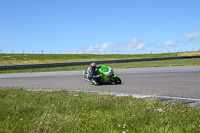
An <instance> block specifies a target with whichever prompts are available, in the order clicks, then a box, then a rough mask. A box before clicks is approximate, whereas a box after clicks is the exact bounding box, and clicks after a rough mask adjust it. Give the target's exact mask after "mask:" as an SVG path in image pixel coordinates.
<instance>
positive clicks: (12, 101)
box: [0, 89, 200, 133]
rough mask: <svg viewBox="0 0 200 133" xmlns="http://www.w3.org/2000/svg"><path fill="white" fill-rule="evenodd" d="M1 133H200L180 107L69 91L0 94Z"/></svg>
mask: <svg viewBox="0 0 200 133" xmlns="http://www.w3.org/2000/svg"><path fill="white" fill-rule="evenodd" d="M0 104H1V106H0V132H4V133H9V132H74V133H84V132H95V133H105V132H106V133H107V132H111V133H115V132H116V133H123V132H126V133H128V132H143V133H148V132H149V133H152V132H158V133H164V132H166V133H169V132H171V133H183V132H188V133H190V132H193V133H195V132H196V133H197V132H200V109H199V108H196V107H191V106H188V105H185V104H181V103H174V102H167V101H159V100H153V99H135V98H132V97H116V96H114V95H97V94H89V93H78V92H68V91H54V92H48V91H26V90H16V89H0Z"/></svg>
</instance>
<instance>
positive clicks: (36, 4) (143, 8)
mask: <svg viewBox="0 0 200 133" xmlns="http://www.w3.org/2000/svg"><path fill="white" fill-rule="evenodd" d="M199 7H200V0H0V50H1V51H2V52H3V53H12V52H13V53H23V52H24V53H33V52H34V53H41V51H42V50H43V51H44V53H46V54H50V53H54V54H59V53H62V54H66V53H71V54H72V53H85V54H86V53H93V54H98V53H99V54H105V53H106V54H110V53H113V54H118V53H120V54H140V53H163V52H177V51H193V50H195V51H197V50H200V8H199ZM1 51H0V52H1Z"/></svg>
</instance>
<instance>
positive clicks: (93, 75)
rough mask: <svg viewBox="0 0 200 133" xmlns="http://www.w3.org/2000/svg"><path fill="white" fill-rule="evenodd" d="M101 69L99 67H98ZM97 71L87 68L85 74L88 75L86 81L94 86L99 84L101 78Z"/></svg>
mask: <svg viewBox="0 0 200 133" xmlns="http://www.w3.org/2000/svg"><path fill="white" fill-rule="evenodd" d="M100 67H101V66H100ZM100 67H97V69H92V68H91V67H88V70H87V73H88V80H89V81H90V82H92V83H94V84H95V85H97V84H99V82H98V81H99V79H100V78H101V74H98V71H99V70H98V68H100Z"/></svg>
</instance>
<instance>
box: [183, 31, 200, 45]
mask: <svg viewBox="0 0 200 133" xmlns="http://www.w3.org/2000/svg"><path fill="white" fill-rule="evenodd" d="M198 37H199V33H198V32H192V33H188V34H186V35H185V38H184V40H185V42H186V43H192V42H198V41H199V39H198Z"/></svg>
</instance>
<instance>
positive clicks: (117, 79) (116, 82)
mask: <svg viewBox="0 0 200 133" xmlns="http://www.w3.org/2000/svg"><path fill="white" fill-rule="evenodd" d="M121 82H122V81H121V79H120V78H119V77H115V78H114V83H115V84H121Z"/></svg>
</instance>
